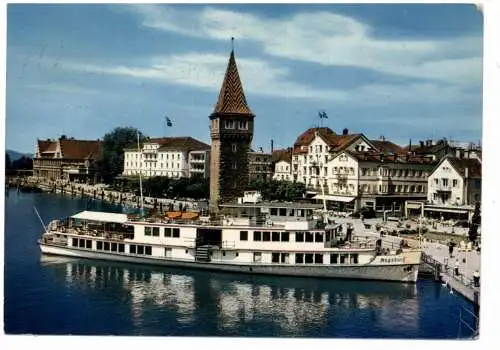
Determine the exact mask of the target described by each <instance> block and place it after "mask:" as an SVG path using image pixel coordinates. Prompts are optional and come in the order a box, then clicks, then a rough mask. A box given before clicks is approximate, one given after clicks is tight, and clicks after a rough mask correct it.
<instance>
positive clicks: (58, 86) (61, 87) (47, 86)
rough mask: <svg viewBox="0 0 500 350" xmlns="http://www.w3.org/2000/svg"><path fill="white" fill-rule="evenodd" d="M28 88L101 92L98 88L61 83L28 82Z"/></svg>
mask: <svg viewBox="0 0 500 350" xmlns="http://www.w3.org/2000/svg"><path fill="white" fill-rule="evenodd" d="M26 88H28V89H35V90H41V91H48V92H56V93H66V94H97V93H99V92H100V91H99V90H97V89H88V88H84V87H81V86H77V85H71V84H61V83H48V84H28V85H26Z"/></svg>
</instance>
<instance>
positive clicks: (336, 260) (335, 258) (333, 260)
mask: <svg viewBox="0 0 500 350" xmlns="http://www.w3.org/2000/svg"><path fill="white" fill-rule="evenodd" d="M338 263H339V255H338V254H330V264H338Z"/></svg>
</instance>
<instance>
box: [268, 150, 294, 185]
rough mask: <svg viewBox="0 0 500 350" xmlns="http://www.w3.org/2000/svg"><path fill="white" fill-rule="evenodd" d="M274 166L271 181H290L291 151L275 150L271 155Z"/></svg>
mask: <svg viewBox="0 0 500 350" xmlns="http://www.w3.org/2000/svg"><path fill="white" fill-rule="evenodd" d="M272 162H273V164H274V173H273V180H276V181H292V150H291V149H280V150H275V151H274V152H273V155H272Z"/></svg>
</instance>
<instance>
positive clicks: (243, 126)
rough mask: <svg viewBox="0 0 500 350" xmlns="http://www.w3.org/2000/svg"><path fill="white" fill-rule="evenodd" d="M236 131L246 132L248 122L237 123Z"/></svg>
mask: <svg viewBox="0 0 500 350" xmlns="http://www.w3.org/2000/svg"><path fill="white" fill-rule="evenodd" d="M238 129H242V130H248V122H247V121H246V120H242V121H240V122H239V125H238Z"/></svg>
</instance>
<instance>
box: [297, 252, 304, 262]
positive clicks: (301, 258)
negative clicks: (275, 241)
mask: <svg viewBox="0 0 500 350" xmlns="http://www.w3.org/2000/svg"><path fill="white" fill-rule="evenodd" d="M295 263H296V264H303V263H304V253H295Z"/></svg>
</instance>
